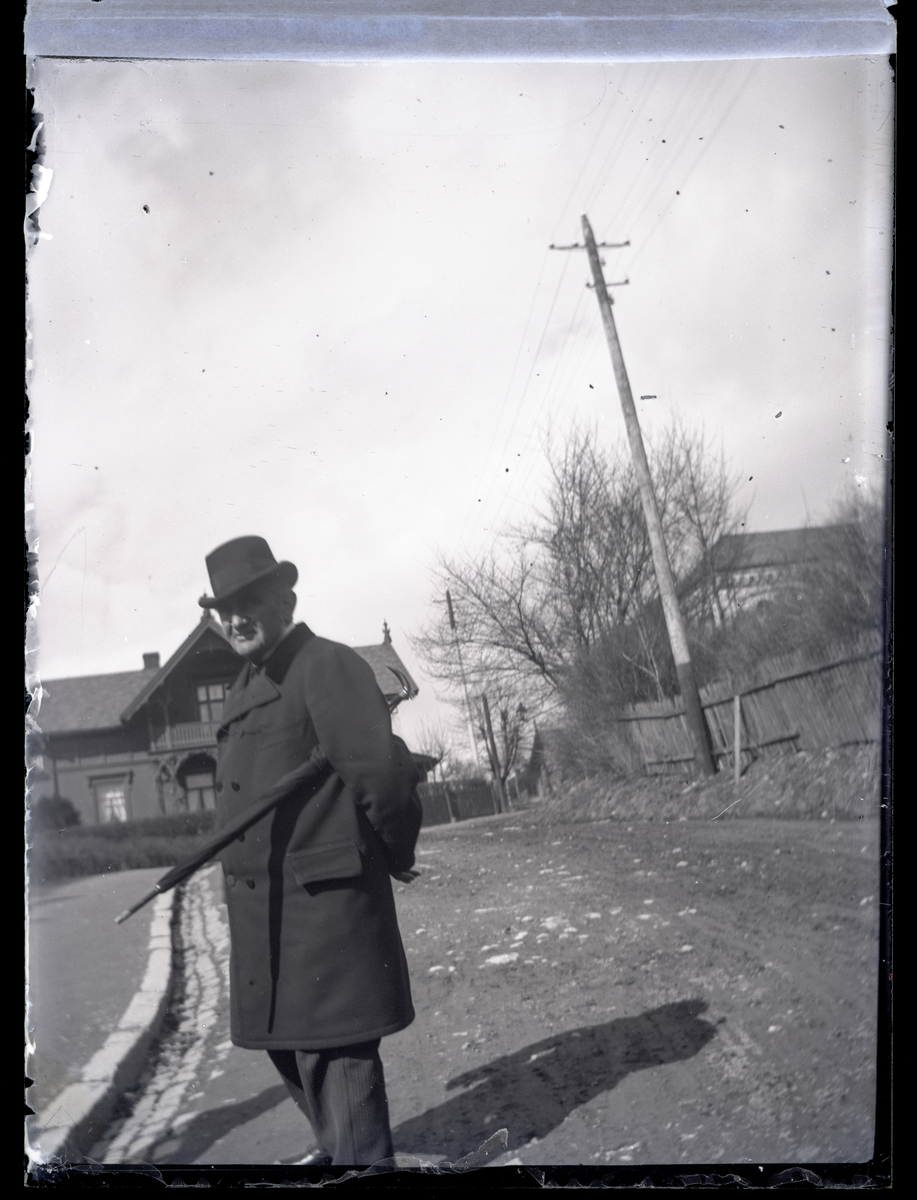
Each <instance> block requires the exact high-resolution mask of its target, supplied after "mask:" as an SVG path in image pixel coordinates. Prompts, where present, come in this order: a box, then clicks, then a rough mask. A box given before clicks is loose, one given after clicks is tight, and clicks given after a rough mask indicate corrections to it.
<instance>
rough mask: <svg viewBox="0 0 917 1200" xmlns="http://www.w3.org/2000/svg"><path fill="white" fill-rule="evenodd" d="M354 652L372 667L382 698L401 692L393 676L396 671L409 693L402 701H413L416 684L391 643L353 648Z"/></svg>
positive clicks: (416, 689)
mask: <svg viewBox="0 0 917 1200" xmlns="http://www.w3.org/2000/svg"><path fill="white" fill-rule="evenodd" d="M354 650H356V652H357V654H359V656H360V657H361V658H365V659H366V661H367V662H368V663H369V665H370V666H371V667H372V669H373V672H374V674H375V676H376V683H378V685H379V691H380V692H381V693H382V695H383V696H385V697H386V698H388V697H391V696H397V695H398V694H399V692H400V691H401V687H400V685H399V683H398V680H397V678H396V677H395V675H394V674H393V672H394V671H398V672H399V674H401V675H403V676H404V678H405V681H406V683H407V685H408V691H409V692H410V695H408V696H405V697H404V699H406V700H413V699H414V697H415V696H416V695H417V692H418V690H419V689H418V687H417V684H416V683H415V682H414V680H413V679H412V678H411V674H410V672H409V671H408V669H407V667H406V666H405V665H404V663H403V662H402V661H401V659H400V658H399V657H398V655H397V654H396V653H395V647H394V646H393V645H392V643H391V642H389V641H384V642H382V644H381V645H378V646H354Z"/></svg>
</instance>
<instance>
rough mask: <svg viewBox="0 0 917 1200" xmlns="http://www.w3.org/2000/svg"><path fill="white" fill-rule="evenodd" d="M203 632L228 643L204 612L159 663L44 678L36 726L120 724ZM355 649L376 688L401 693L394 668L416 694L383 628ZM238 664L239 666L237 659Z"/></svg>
mask: <svg viewBox="0 0 917 1200" xmlns="http://www.w3.org/2000/svg"><path fill="white" fill-rule="evenodd" d="M208 637H214V638H215V639H217V641H216V642H215V647H216V646H219V645H220V644H222V645H223V646H226V648H227V649H229V647H228V646H227V644H226V639H225V638H224V636H223V631H222V629H221V628H220V626H219V625H218V624H217V622H216V621H214V620H213V618H212V617H211V616H210V614H209V613H205V614H204V615H203V616H202V618H201V620H200V621H199V622H198V624H197V625H196V626H195V628H194V629H193V630H192V632H191V633H190V634H189V635H188V637H186V638H185V640H184V641H183V642H182V644H181V645H180V646H179V648H178V649H177V650H176V651H175V653H174V654H173V655H172V656H171V658H170V659H169V660H168V662H166V663H165V664H164V665H163V666H161V667H150V668H147V669H145V670H142V671H121V672H119V673H117V674H112V675H80V676H77V677H76V678H73V679H49V680H47V681H46V682H43V683H42V697H41V705H40V708H39V712H38V719H37V724H38V727H39V729H40V730H41V731H42V733H87V732H89V731H90V730H102V729H118V728H121V727H122V726H123V725H124V724H125V723H126V722H127V721H129V720H130V719H131V718H132V717H133V716H135V715H136V714H137V713H138V712H140V710H141V709H142V708H143V706H144V704H146V703H147V701H148V700H149V699H150V698H151V697H152V696H153V694H154V693H155V692H156V691H157V690H158V689H159V688H160V687H161V686H162V685H163V684H164V683H165V681H166V680H167V679H168V677H169V676H170V675H171V674H172V672H173V671H174V670H175V669H176V667H178V666H179V664H180V663H181V662H182V661H183V660H184V659H185V658H186V657H187V655H188V654H189V653H190V652H191V651H192V650H194V648H195V647H197V646H199V645H200V643H201V642H202V641H204V640H205V639H206V638H208ZM354 649H355V650H356V652H357V654H359V655H360V657H361V658H363V659H365V660H366V662H368V663H369V665H370V666H371V667H372V669H373V673H374V674H375V676H376V683H377V684H378V685H379V690H380V691H381V692H382V694H383V695H384V696H385V697H386V698H387V699H393V698H394V697H396V696H398V695H400V694H401V693H402V689H401V685H400V683H399V681H398V678H397V676H396V675H395V673H394V672H395V671H397V672H398V673H399V675H403V676H404V679H405V681H406V683H407V687H408V691H409V695H408V696H407V697H404V698H405V699H413V697H414V696H416V695H417V692H418V687H417V684H416V683H415V682H414V680H413V678H412V677H411V674H410V672H409V671H408V669H407V667H406V666H405V665H404V663H403V662H402V661H401V659H400V658H399V657H398V654H397V652H396V650H395V648H394V646H393V645H392V643H391V641H390V639H389V637H388V634H387V632H386V637H385V641H384V642H382V643H381V644H380V645H375V646H354ZM239 665H240V667H241V662H240V664H239Z"/></svg>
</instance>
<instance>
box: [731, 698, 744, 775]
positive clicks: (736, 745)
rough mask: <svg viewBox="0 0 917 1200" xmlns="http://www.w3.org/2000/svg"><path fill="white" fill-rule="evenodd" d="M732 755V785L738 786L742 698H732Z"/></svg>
mask: <svg viewBox="0 0 917 1200" xmlns="http://www.w3.org/2000/svg"><path fill="white" fill-rule="evenodd" d="M732 753H733V767H732V771H733V777H732V778H733V783H734V785H735V786H736V787H738V786H739V777H740V775H741V774H742V697H741V696H733V698H732Z"/></svg>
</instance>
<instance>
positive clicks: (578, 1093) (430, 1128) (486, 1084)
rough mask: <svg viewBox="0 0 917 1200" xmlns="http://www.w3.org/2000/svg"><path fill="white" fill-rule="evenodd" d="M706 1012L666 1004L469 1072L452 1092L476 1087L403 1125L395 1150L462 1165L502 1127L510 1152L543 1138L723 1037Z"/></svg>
mask: <svg viewBox="0 0 917 1200" xmlns="http://www.w3.org/2000/svg"><path fill="white" fill-rule="evenodd" d="M706 1009H707V1004H706V1003H705V1001H703V1000H682V1001H679V1002H678V1003H676V1004H664V1005H663V1006H662V1007H661V1008H654V1009H651V1010H650V1011H649V1012H645V1013H642V1014H641V1015H640V1016H639V1017H620V1018H618V1019H617V1020H614V1021H608V1022H606V1023H605V1024H604V1025H589V1026H586V1027H585V1028H583V1029H573V1030H568V1031H567V1032H566V1033H559V1034H557V1035H556V1036H555V1037H549V1038H545V1039H544V1040H543V1041H540V1042H534V1043H533V1044H531V1045H528V1046H525V1047H524V1048H523V1049H522V1050H517V1051H516V1052H515V1053H514V1054H507V1055H504V1056H503V1057H502V1058H496V1059H493V1061H491V1062H488V1063H484V1064H482V1065H481V1066H480V1067H477V1068H475V1069H474V1070H471V1071H466V1072H465V1073H464V1074H462V1075H458V1076H456V1077H455V1078H454V1079H450V1080H449V1082H448V1083H447V1084H446V1087H447V1090H452V1089H454V1088H469V1089H470V1090H469V1091H464V1092H462V1093H461V1095H458V1096H455V1097H453V1098H452V1099H450V1100H447V1101H446V1102H445V1103H444V1104H440V1105H438V1106H437V1107H436V1108H432V1109H428V1111H427V1112H424V1113H421V1114H420V1115H419V1116H417V1117H414V1118H412V1119H411V1120H410V1121H403V1122H402V1123H401V1124H400V1125H399V1126H398V1127H397V1128H396V1129H394V1130H393V1131H392V1134H393V1138H394V1142H395V1148H396V1150H399V1151H405V1152H409V1153H412V1154H419V1155H423V1154H430V1155H437V1154H439V1155H445V1157H446V1158H448V1159H449V1160H450V1161H451V1162H455V1161H456V1159H459V1158H461V1157H463V1156H464V1155H466V1154H469V1153H471V1152H472V1151H474V1150H477V1149H478V1148H479V1147H480V1145H481V1144H482V1143H483V1142H484V1140H485V1139H486V1138H487V1137H489V1136H490V1135H491V1134H492V1133H494V1132H495V1131H496V1130H497V1129H501V1128H506V1129H507V1130H508V1132H509V1140H508V1144H507V1149H512V1148H514V1147H517V1146H522V1145H524V1144H525V1143H526V1142H529V1141H531V1139H532V1138H539V1139H540V1138H543V1137H544V1136H545V1135H546V1134H548V1133H550V1131H551V1130H552V1129H556V1128H557V1126H558V1125H560V1124H561V1122H562V1121H564V1120H565V1119H566V1118H567V1117H568V1116H569V1114H570V1113H571V1112H572V1111H573V1110H574V1109H575V1108H578V1107H579V1106H580V1105H582V1104H586V1103H587V1102H588V1101H589V1100H591V1099H593V1097H595V1096H598V1095H600V1094H601V1093H602V1092H607V1091H609V1090H610V1089H611V1088H613V1087H616V1086H617V1085H618V1084H619V1083H620V1082H621V1080H622V1079H623V1078H624V1077H625V1076H626V1075H628V1074H630V1073H631V1072H632V1071H642V1070H645V1069H646V1068H647V1067H658V1066H662V1065H663V1064H664V1063H670V1062H679V1061H682V1060H683V1059H687V1058H693V1057H694V1055H695V1054H697V1053H698V1051H699V1050H701V1049H702V1048H703V1047H704V1046H706V1045H707V1043H708V1042H709V1041H710V1040H711V1039H712V1038H713V1036H714V1034H715V1032H716V1031H715V1027H714V1026H713V1025H711V1024H710V1022H709V1021H703V1020H701V1019H700V1014H701V1013H703V1012H705V1011H706Z"/></svg>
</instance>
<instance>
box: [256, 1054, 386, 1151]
mask: <svg viewBox="0 0 917 1200" xmlns="http://www.w3.org/2000/svg"><path fill="white" fill-rule="evenodd" d="M268 1055H269V1056H270V1059H271V1062H273V1064H274V1066H275V1067H276V1068H277V1070H278V1071H279V1072H280V1074H281V1076H282V1078H283V1081H284V1083H285V1084H286V1085H287V1090H288V1091H289V1093H290V1095H291V1096H292V1097H293V1099H294V1100H295V1101H296V1104H297V1106H298V1107H299V1108H300V1110H301V1111H302V1112H303V1113H305V1115H306V1118H307V1119H308V1121H309V1124H310V1125H311V1126H312V1129H313V1130H314V1132H315V1139H316V1142H317V1143H318V1149H320V1150H321V1151H323V1152H324V1153H325V1154H328V1155H329V1156H330V1157H331V1161H332V1162H333V1163H334V1164H335V1165H338V1164H342V1165H346V1166H351V1167H353V1166H369V1165H370V1164H372V1163H374V1162H378V1161H379V1160H380V1159H382V1158H391V1157H392V1156H393V1149H392V1133H391V1129H390V1127H389V1120H388V1099H387V1097H386V1095H385V1076H384V1074H383V1071H382V1059H381V1058H380V1057H379V1041H378V1040H376V1041H374V1042H362V1043H361V1044H360V1045H357V1046H339V1047H337V1048H335V1049H333V1050H269V1051H268Z"/></svg>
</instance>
